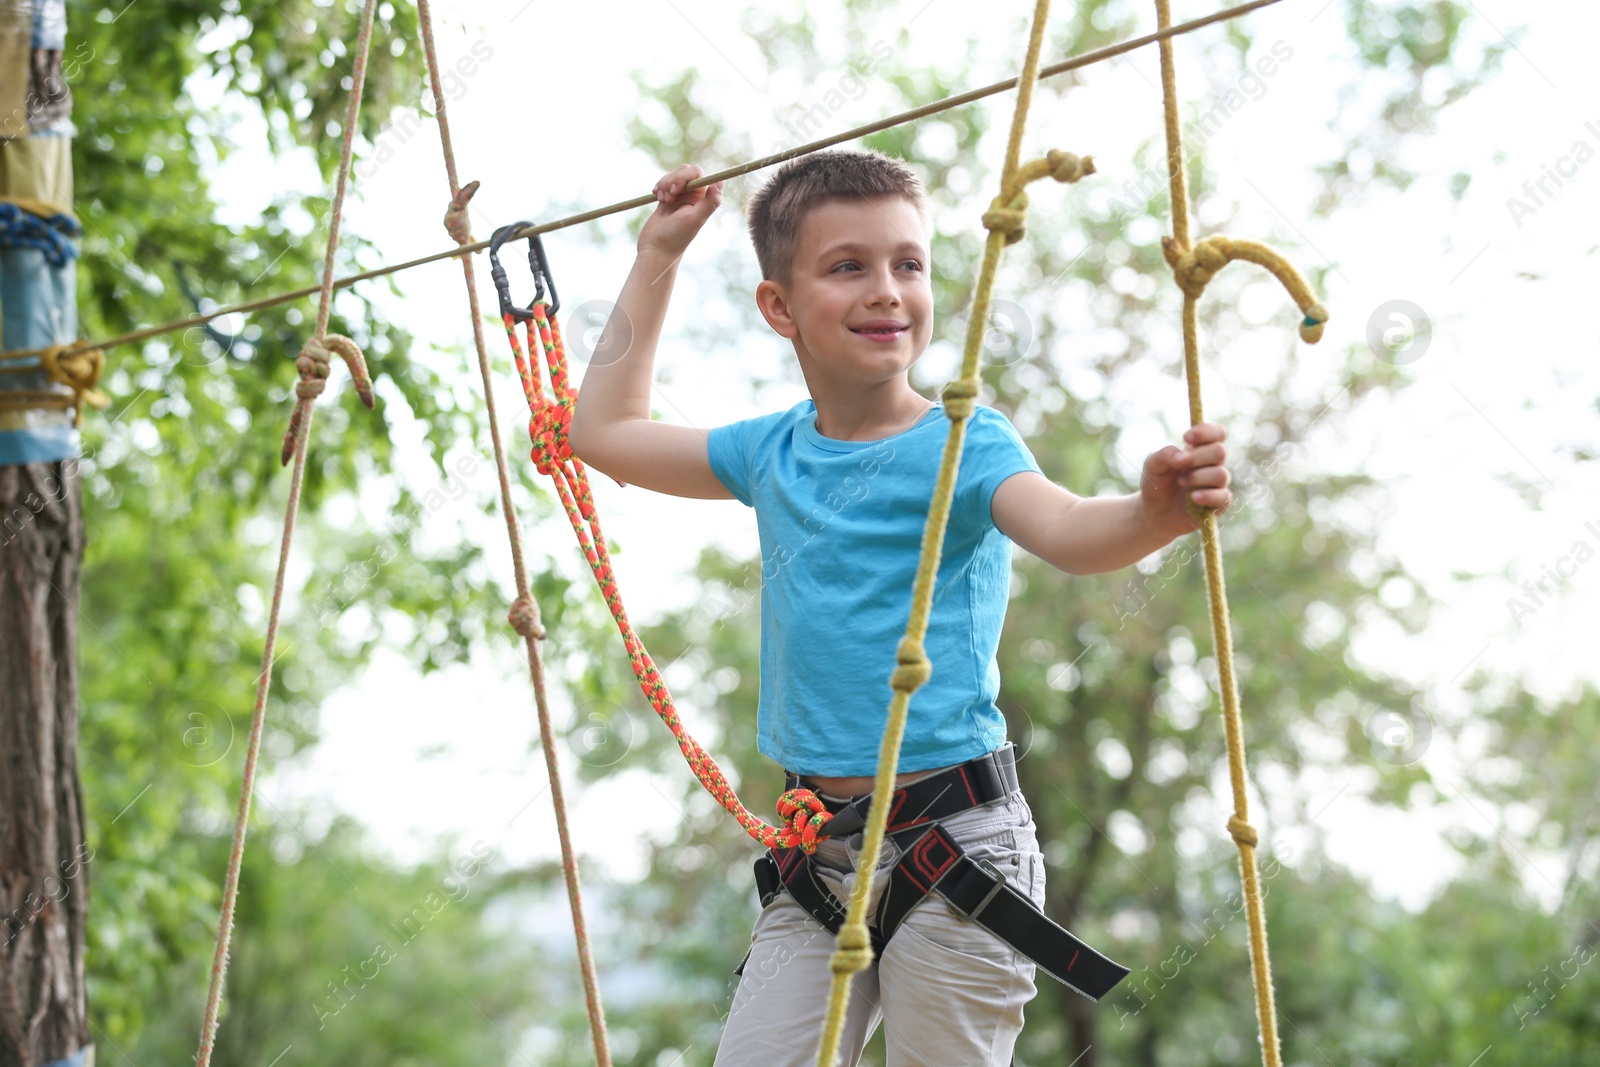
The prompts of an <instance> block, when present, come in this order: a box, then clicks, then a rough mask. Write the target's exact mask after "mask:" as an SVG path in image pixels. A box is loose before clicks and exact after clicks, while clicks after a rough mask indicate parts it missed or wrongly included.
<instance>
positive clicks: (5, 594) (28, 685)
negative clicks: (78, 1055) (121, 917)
mask: <svg viewBox="0 0 1600 1067" xmlns="http://www.w3.org/2000/svg"><path fill="white" fill-rule="evenodd" d="M77 468H78V461H77V460H63V461H58V462H53V463H29V464H25V465H19V466H7V467H0V928H3V930H4V934H3V935H0V937H3V943H0V1067H33V1065H35V1064H40V1063H48V1062H50V1061H52V1060H57V1059H64V1058H66V1057H68V1056H71V1055H73V1054H74V1053H75V1052H77V1051H78V1050H79V1049H80V1048H82V1047H84V1046H86V1045H87V1044H88V1037H89V1034H88V1030H89V1023H88V1017H87V1010H86V1009H87V997H86V991H85V985H84V969H83V952H84V927H85V923H86V920H87V916H88V898H89V860H90V858H91V852H90V850H89V849H88V847H87V844H86V842H85V840H84V811H83V784H82V782H81V781H80V779H79V777H78V599H79V591H80V588H81V571H82V564H83V546H84V528H83V494H82V488H81V485H80V483H79V479H78V469H77Z"/></svg>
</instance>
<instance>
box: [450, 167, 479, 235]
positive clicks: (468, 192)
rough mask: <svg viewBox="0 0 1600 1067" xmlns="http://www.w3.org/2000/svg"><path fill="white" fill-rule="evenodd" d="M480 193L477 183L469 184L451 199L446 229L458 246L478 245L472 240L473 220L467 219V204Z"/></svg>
mask: <svg viewBox="0 0 1600 1067" xmlns="http://www.w3.org/2000/svg"><path fill="white" fill-rule="evenodd" d="M477 191H478V183H477V182H468V183H467V184H465V185H463V186H462V187H461V191H460V192H458V193H456V195H455V196H452V197H451V198H450V208H449V210H447V211H446V212H445V213H444V228H445V232H446V233H448V234H449V235H450V236H451V238H452V239H454V241H455V243H456V244H458V245H470V244H476V243H477V242H475V241H474V240H473V239H472V220H471V219H470V218H468V217H467V204H468V203H469V202H470V201H471V200H472V194H473V193H476V192H477Z"/></svg>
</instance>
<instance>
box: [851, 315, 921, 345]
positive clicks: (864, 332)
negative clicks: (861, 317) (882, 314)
mask: <svg viewBox="0 0 1600 1067" xmlns="http://www.w3.org/2000/svg"><path fill="white" fill-rule="evenodd" d="M910 328H911V326H910V324H909V323H901V322H892V321H890V320H889V319H875V320H873V321H872V322H866V323H862V324H861V325H860V326H852V327H850V332H851V333H855V334H860V335H861V336H862V337H870V338H872V340H874V341H893V340H894V339H895V338H897V337H899V336H900V335H901V334H902V333H904V332H906V331H907V330H909V329H910Z"/></svg>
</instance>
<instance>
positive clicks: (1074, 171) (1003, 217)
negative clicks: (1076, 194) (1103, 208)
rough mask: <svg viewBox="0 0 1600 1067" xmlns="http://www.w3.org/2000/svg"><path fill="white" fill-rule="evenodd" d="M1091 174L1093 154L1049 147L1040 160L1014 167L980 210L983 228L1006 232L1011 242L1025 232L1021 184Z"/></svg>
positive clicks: (1024, 197)
mask: <svg viewBox="0 0 1600 1067" xmlns="http://www.w3.org/2000/svg"><path fill="white" fill-rule="evenodd" d="M1093 173H1094V157H1093V156H1080V155H1078V154H1077V153H1075V152H1063V151H1062V150H1061V149H1059V148H1052V149H1051V150H1050V151H1049V153H1048V154H1046V155H1045V157H1044V158H1043V159H1036V160H1033V161H1032V162H1031V163H1025V164H1023V165H1022V166H1021V167H1019V168H1017V172H1016V174H1015V176H1014V177H1013V178H1012V180H1011V181H1009V182H1004V183H1002V185H1001V189H1000V195H999V196H997V197H995V198H994V200H993V201H991V202H990V204H989V210H988V211H985V212H984V213H983V227H984V229H986V230H991V231H993V230H998V231H999V232H1001V233H1003V234H1005V237H1006V244H1008V245H1014V244H1016V243H1017V242H1018V241H1020V240H1022V235H1023V233H1024V232H1026V227H1025V226H1024V225H1023V222H1024V218H1025V216H1026V215H1027V213H1028V194H1027V193H1025V192H1023V187H1024V186H1026V185H1027V184H1028V183H1029V182H1033V181H1038V180H1039V179H1040V178H1047V177H1048V178H1054V179H1055V180H1056V181H1058V182H1075V181H1077V180H1078V179H1079V178H1083V177H1086V176H1088V175H1090V174H1093Z"/></svg>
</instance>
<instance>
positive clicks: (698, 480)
mask: <svg viewBox="0 0 1600 1067" xmlns="http://www.w3.org/2000/svg"><path fill="white" fill-rule="evenodd" d="M700 174H701V170H700V168H699V167H696V166H693V165H692V164H684V165H683V166H680V167H678V168H677V169H676V170H674V171H672V172H671V173H670V174H667V175H665V176H663V177H662V179H661V180H660V181H659V182H657V183H656V198H657V200H658V201H659V203H658V204H657V205H656V211H655V214H654V215H652V216H650V218H649V220H648V221H646V222H645V225H644V229H643V230H641V231H640V233H639V254H638V256H637V258H635V259H634V262H633V270H632V271H630V272H629V273H628V280H627V281H626V282H625V283H624V284H623V286H622V295H621V296H619V297H617V305H616V307H615V308H614V309H613V310H612V312H611V319H610V321H608V322H607V323H606V328H605V331H604V332H603V333H602V334H601V335H600V343H599V344H598V345H596V346H595V350H594V355H593V357H592V358H591V360H590V363H589V369H588V370H587V371H586V372H585V373H584V376H583V384H582V386H581V387H580V388H579V390H578V405H577V407H576V408H575V409H574V410H573V413H572V428H571V432H570V437H569V441H570V443H571V445H572V451H573V453H574V454H575V455H577V457H578V458H579V459H581V460H583V462H584V463H586V464H588V465H589V466H591V467H593V468H595V469H596V470H598V471H601V472H603V473H605V474H609V475H611V476H612V477H613V478H616V479H617V480H618V481H622V482H626V483H628V484H630V485H639V486H643V487H644V488H646V489H654V490H656V491H657V492H661V493H671V494H673V495H674V496H688V497H701V498H707V499H714V498H723V499H726V498H731V497H732V496H733V494H732V493H730V492H729V491H728V489H727V487H726V486H724V485H723V484H722V482H721V480H720V479H718V478H717V476H716V475H715V474H713V473H712V471H711V461H710V459H709V457H708V455H707V453H706V431H704V430H699V429H695V428H693V427H690V426H674V425H671V424H670V423H665V422H655V421H652V420H651V418H650V391H651V388H652V385H653V383H654V380H655V357H656V345H657V343H659V341H660V339H661V325H662V322H663V321H664V320H665V319H666V315H667V303H668V301H669V299H670V298H671V296H672V283H673V282H674V281H675V280H676V278H677V272H678V261H679V260H680V259H681V258H682V257H683V252H684V249H686V248H688V247H689V242H690V241H692V240H693V239H694V236H695V234H697V233H699V232H700V227H701V226H702V225H704V224H705V221H706V219H708V218H710V217H711V213H712V212H713V211H715V210H716V209H717V206H718V205H719V204H721V203H722V183H721V182H717V183H716V184H715V185H709V186H704V187H702V188H699V189H693V190H689V191H687V192H685V190H684V186H686V185H687V184H688V183H689V182H691V181H693V180H694V179H696V178H698V177H699V176H700Z"/></svg>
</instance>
